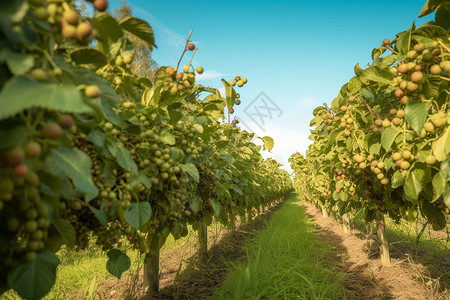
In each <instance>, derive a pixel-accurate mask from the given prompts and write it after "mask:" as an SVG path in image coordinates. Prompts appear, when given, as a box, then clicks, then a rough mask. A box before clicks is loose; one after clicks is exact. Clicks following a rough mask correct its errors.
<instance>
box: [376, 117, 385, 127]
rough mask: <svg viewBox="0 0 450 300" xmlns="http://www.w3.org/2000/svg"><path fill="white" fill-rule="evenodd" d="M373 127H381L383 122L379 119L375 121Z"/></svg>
mask: <svg viewBox="0 0 450 300" xmlns="http://www.w3.org/2000/svg"><path fill="white" fill-rule="evenodd" d="M375 125H377V126H381V125H383V121H382V120H381V119H376V120H375Z"/></svg>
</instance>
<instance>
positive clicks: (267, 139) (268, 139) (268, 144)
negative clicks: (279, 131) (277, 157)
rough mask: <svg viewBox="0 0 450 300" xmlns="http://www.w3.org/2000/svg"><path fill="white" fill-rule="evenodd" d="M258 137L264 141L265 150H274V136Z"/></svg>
mask: <svg viewBox="0 0 450 300" xmlns="http://www.w3.org/2000/svg"><path fill="white" fill-rule="evenodd" d="M258 138H259V139H260V140H262V141H263V142H264V144H263V150H266V149H267V150H268V151H269V152H270V151H272V149H273V146H274V145H275V143H274V142H273V138H271V137H270V136H265V137H258Z"/></svg>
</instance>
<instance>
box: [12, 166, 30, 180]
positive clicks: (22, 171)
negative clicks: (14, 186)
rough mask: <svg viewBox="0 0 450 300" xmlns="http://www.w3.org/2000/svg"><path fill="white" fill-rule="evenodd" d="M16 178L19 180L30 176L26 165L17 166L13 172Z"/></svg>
mask: <svg viewBox="0 0 450 300" xmlns="http://www.w3.org/2000/svg"><path fill="white" fill-rule="evenodd" d="M13 173H14V176H16V177H19V178H25V177H27V175H28V167H27V166H26V165H23V164H22V165H17V166H15V167H14V170H13Z"/></svg>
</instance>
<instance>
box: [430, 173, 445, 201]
mask: <svg viewBox="0 0 450 300" xmlns="http://www.w3.org/2000/svg"><path fill="white" fill-rule="evenodd" d="M432 183H433V201H436V200H437V199H438V198H439V197H440V196H442V195H443V194H444V190H445V185H446V184H447V183H446V181H445V179H444V178H442V175H441V172H437V173H436V175H434V177H433V181H432Z"/></svg>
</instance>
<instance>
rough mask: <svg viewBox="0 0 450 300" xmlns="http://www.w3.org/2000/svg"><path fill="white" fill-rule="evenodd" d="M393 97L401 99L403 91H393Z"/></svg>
mask: <svg viewBox="0 0 450 300" xmlns="http://www.w3.org/2000/svg"><path fill="white" fill-rule="evenodd" d="M394 96H395V97H397V98H401V97H402V96H403V91H402V90H400V89H396V90H395V91H394Z"/></svg>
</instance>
